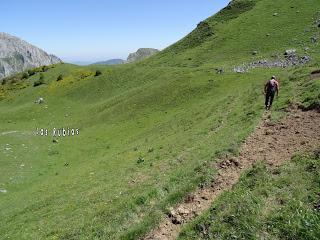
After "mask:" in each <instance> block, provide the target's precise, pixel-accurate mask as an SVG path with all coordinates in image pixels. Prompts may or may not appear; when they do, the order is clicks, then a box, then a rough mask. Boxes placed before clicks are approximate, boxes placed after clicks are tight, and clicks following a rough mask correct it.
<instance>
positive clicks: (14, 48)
mask: <svg viewBox="0 0 320 240" xmlns="http://www.w3.org/2000/svg"><path fill="white" fill-rule="evenodd" d="M59 62H61V60H60V59H59V58H58V57H56V56H54V55H50V54H48V53H46V52H45V51H43V50H41V49H39V48H37V47H35V46H33V45H31V44H29V43H27V42H25V41H23V40H21V39H20V38H17V37H14V36H11V35H9V34H7V33H1V32H0V79H1V78H4V77H7V76H9V75H12V74H15V73H18V72H22V71H24V70H26V69H28V68H34V67H39V66H43V65H51V64H55V63H59Z"/></svg>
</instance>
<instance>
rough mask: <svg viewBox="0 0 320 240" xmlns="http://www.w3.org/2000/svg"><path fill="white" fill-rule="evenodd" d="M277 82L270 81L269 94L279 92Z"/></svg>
mask: <svg viewBox="0 0 320 240" xmlns="http://www.w3.org/2000/svg"><path fill="white" fill-rule="evenodd" d="M277 85H278V83H277V81H276V80H274V79H271V80H269V81H268V85H267V91H268V92H275V91H276V90H277Z"/></svg>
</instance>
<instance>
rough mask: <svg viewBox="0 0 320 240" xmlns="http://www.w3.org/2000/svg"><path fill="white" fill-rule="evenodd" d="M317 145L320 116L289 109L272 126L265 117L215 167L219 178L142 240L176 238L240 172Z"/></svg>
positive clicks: (274, 161)
mask: <svg viewBox="0 0 320 240" xmlns="http://www.w3.org/2000/svg"><path fill="white" fill-rule="evenodd" d="M319 146H320V113H319V112H317V111H307V112H302V111H301V110H298V109H291V110H290V111H289V112H288V114H287V115H286V117H284V118H283V119H282V120H281V121H280V122H278V123H272V122H271V121H270V120H269V118H268V114H265V116H264V119H263V121H262V122H261V124H260V125H259V126H258V127H257V129H256V130H255V131H254V133H253V134H252V135H251V136H250V137H249V138H248V139H247V140H246V142H245V143H244V144H243V146H242V148H241V150H240V154H239V156H238V157H237V158H234V157H232V158H227V159H225V160H223V161H222V162H220V163H217V164H216V166H215V167H216V168H217V169H218V175H217V177H216V178H215V179H214V181H212V183H211V185H210V186H208V187H204V188H202V189H198V190H197V191H196V192H194V193H192V194H190V195H189V196H188V197H187V198H186V199H185V201H184V202H183V203H180V204H179V205H178V206H176V207H174V208H172V209H171V212H170V214H169V215H168V216H166V217H165V220H164V222H163V223H161V224H160V225H159V226H158V228H156V229H154V230H153V231H152V232H150V233H149V234H148V235H147V236H145V237H144V238H143V239H144V240H171V239H176V238H177V236H178V235H179V232H180V230H181V228H182V226H183V224H185V223H186V222H188V221H190V220H191V219H193V218H194V217H196V216H198V215H199V214H201V213H202V212H203V211H205V210H207V209H209V208H210V206H211V204H212V202H213V201H214V200H215V198H216V197H217V196H218V195H219V194H220V193H221V192H222V191H226V190H229V189H231V187H232V186H233V185H234V184H235V183H236V182H237V181H238V180H239V177H240V175H241V173H242V171H243V170H245V169H248V168H249V167H250V166H252V164H254V163H255V162H256V161H259V160H263V161H265V162H266V163H268V164H269V165H271V166H277V165H280V164H281V163H283V161H286V160H289V159H291V157H292V155H293V154H294V153H297V152H300V151H310V150H313V149H315V148H316V147H319Z"/></svg>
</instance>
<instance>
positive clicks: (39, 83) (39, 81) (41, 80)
mask: <svg viewBox="0 0 320 240" xmlns="http://www.w3.org/2000/svg"><path fill="white" fill-rule="evenodd" d="M42 84H44V75H43V74H42V73H41V74H40V77H39V79H38V80H37V81H35V82H34V83H33V86H34V87H37V86H40V85H42Z"/></svg>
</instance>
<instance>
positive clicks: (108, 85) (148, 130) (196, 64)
mask: <svg viewBox="0 0 320 240" xmlns="http://www.w3.org/2000/svg"><path fill="white" fill-rule="evenodd" d="M291 7H293V8H291ZM319 7H320V3H319V2H318V1H313V0H307V1H303V2H301V1H298V0H291V1H281V2H279V1H275V0H261V1H249V0H246V1H245V0H242V1H234V3H232V4H231V5H230V6H229V7H227V8H226V9H224V10H223V11H221V12H220V13H218V14H217V15H215V16H213V17H212V18H209V19H207V20H205V21H204V22H203V23H201V24H200V25H199V26H198V28H197V29H196V30H195V31H193V32H192V33H191V34H190V35H188V36H187V37H186V38H184V39H182V40H181V41H179V42H178V43H176V44H174V45H173V46H171V47H169V48H167V49H165V50H164V51H162V52H160V53H159V54H157V55H155V56H152V57H151V58H149V59H147V60H144V61H141V62H139V63H134V64H127V65H121V66H88V67H79V66H75V65H69V64H60V65H56V66H52V67H51V68H49V69H38V70H37V71H36V72H35V74H29V75H31V76H29V75H28V76H27V75H24V76H23V74H21V75H17V76H14V77H12V78H9V79H6V81H5V84H3V85H2V86H1V88H0V89H1V90H0V99H1V101H0V113H1V114H0V122H1V125H0V169H1V170H0V171H1V174H0V189H1V190H6V191H7V192H6V193H4V192H0V209H1V211H0V218H1V225H0V236H1V239H137V238H138V236H141V235H142V234H144V233H145V232H147V231H148V230H150V228H152V227H153V226H155V225H156V224H157V223H158V221H159V219H160V217H161V216H162V213H163V212H166V211H167V209H168V208H169V206H172V205H173V204H174V203H176V202H178V201H180V200H181V199H182V198H183V197H184V196H185V195H186V194H187V193H188V192H190V191H192V190H193V189H195V188H196V187H197V186H198V185H200V184H205V183H206V181H207V180H208V179H210V178H211V177H212V176H213V175H214V174H215V170H214V169H211V168H208V165H209V164H210V162H211V161H216V159H218V158H219V157H220V156H221V155H223V154H234V153H236V152H237V150H238V147H239V146H240V145H241V143H242V142H243V140H244V139H245V138H246V137H247V136H248V134H249V133H250V132H251V131H252V130H253V128H254V126H256V124H257V123H258V121H259V118H260V116H261V113H262V112H263V106H262V105H263V104H262V103H263V95H262V94H261V93H262V85H263V83H264V82H265V81H266V79H267V78H269V77H270V76H271V75H274V74H275V75H277V76H280V78H281V84H282V92H283V94H281V96H280V98H279V99H278V100H277V102H276V104H275V110H276V111H275V113H274V117H277V116H278V115H280V114H281V112H280V110H281V109H282V108H284V107H285V106H286V105H287V104H289V103H292V102H298V101H299V102H301V104H303V105H305V107H308V106H311V105H315V104H317V102H319V99H320V92H319V80H314V81H309V80H308V79H309V73H310V71H312V70H315V69H318V68H319V65H318V63H317V59H319V48H318V43H312V42H311V41H310V37H312V36H314V35H317V34H319V30H318V28H317V26H316V24H315V20H316V19H315V18H319V14H318V13H317V10H316V9H319ZM297 11H299V14H298V13H297ZM274 12H277V13H278V15H277V16H273V13H274ZM317 14H318V15H317ZM257 26H259V27H257ZM267 33H270V34H271V36H272V37H270V38H267V37H266V34H267ZM305 47H308V48H309V50H308V55H310V57H312V59H313V61H312V62H311V63H310V64H309V65H308V66H301V67H298V66H297V67H292V68H289V69H280V68H275V69H254V70H250V71H249V72H247V73H244V74H236V73H234V72H233V71H232V69H233V67H234V66H235V65H237V64H241V63H243V62H251V61H254V60H256V59H261V58H268V59H269V58H270V59H271V58H272V57H271V55H274V54H276V53H277V54H280V55H281V54H282V53H283V52H284V51H285V49H288V48H296V49H297V50H298V52H299V53H304V52H303V51H304V48H305ZM253 50H257V51H259V54H258V55H257V56H252V54H251V52H252V51H253ZM218 67H219V68H220V67H222V68H224V71H225V72H224V73H223V74H216V71H215V68H218ZM100 73H101V74H100ZM60 75H61V76H60ZM41 76H42V77H41ZM59 76H60V77H59ZM297 76H298V77H297ZM21 78H23V80H20V79H21ZM40 78H42V81H43V84H40V85H39V86H36V87H34V83H35V82H39V80H40ZM58 79H59V81H57V80H58ZM306 90H308V92H305V91H306ZM309 90H310V91H309ZM40 97H42V98H44V103H42V104H36V103H35V101H36V100H37V99H39V98H40ZM36 128H46V129H49V131H52V129H53V128H66V129H67V128H71V129H72V128H74V129H76V128H77V129H79V135H77V136H70V137H58V138H55V139H57V140H58V142H53V137H52V136H37V135H35V131H36ZM49 134H51V133H50V132H49Z"/></svg>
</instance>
